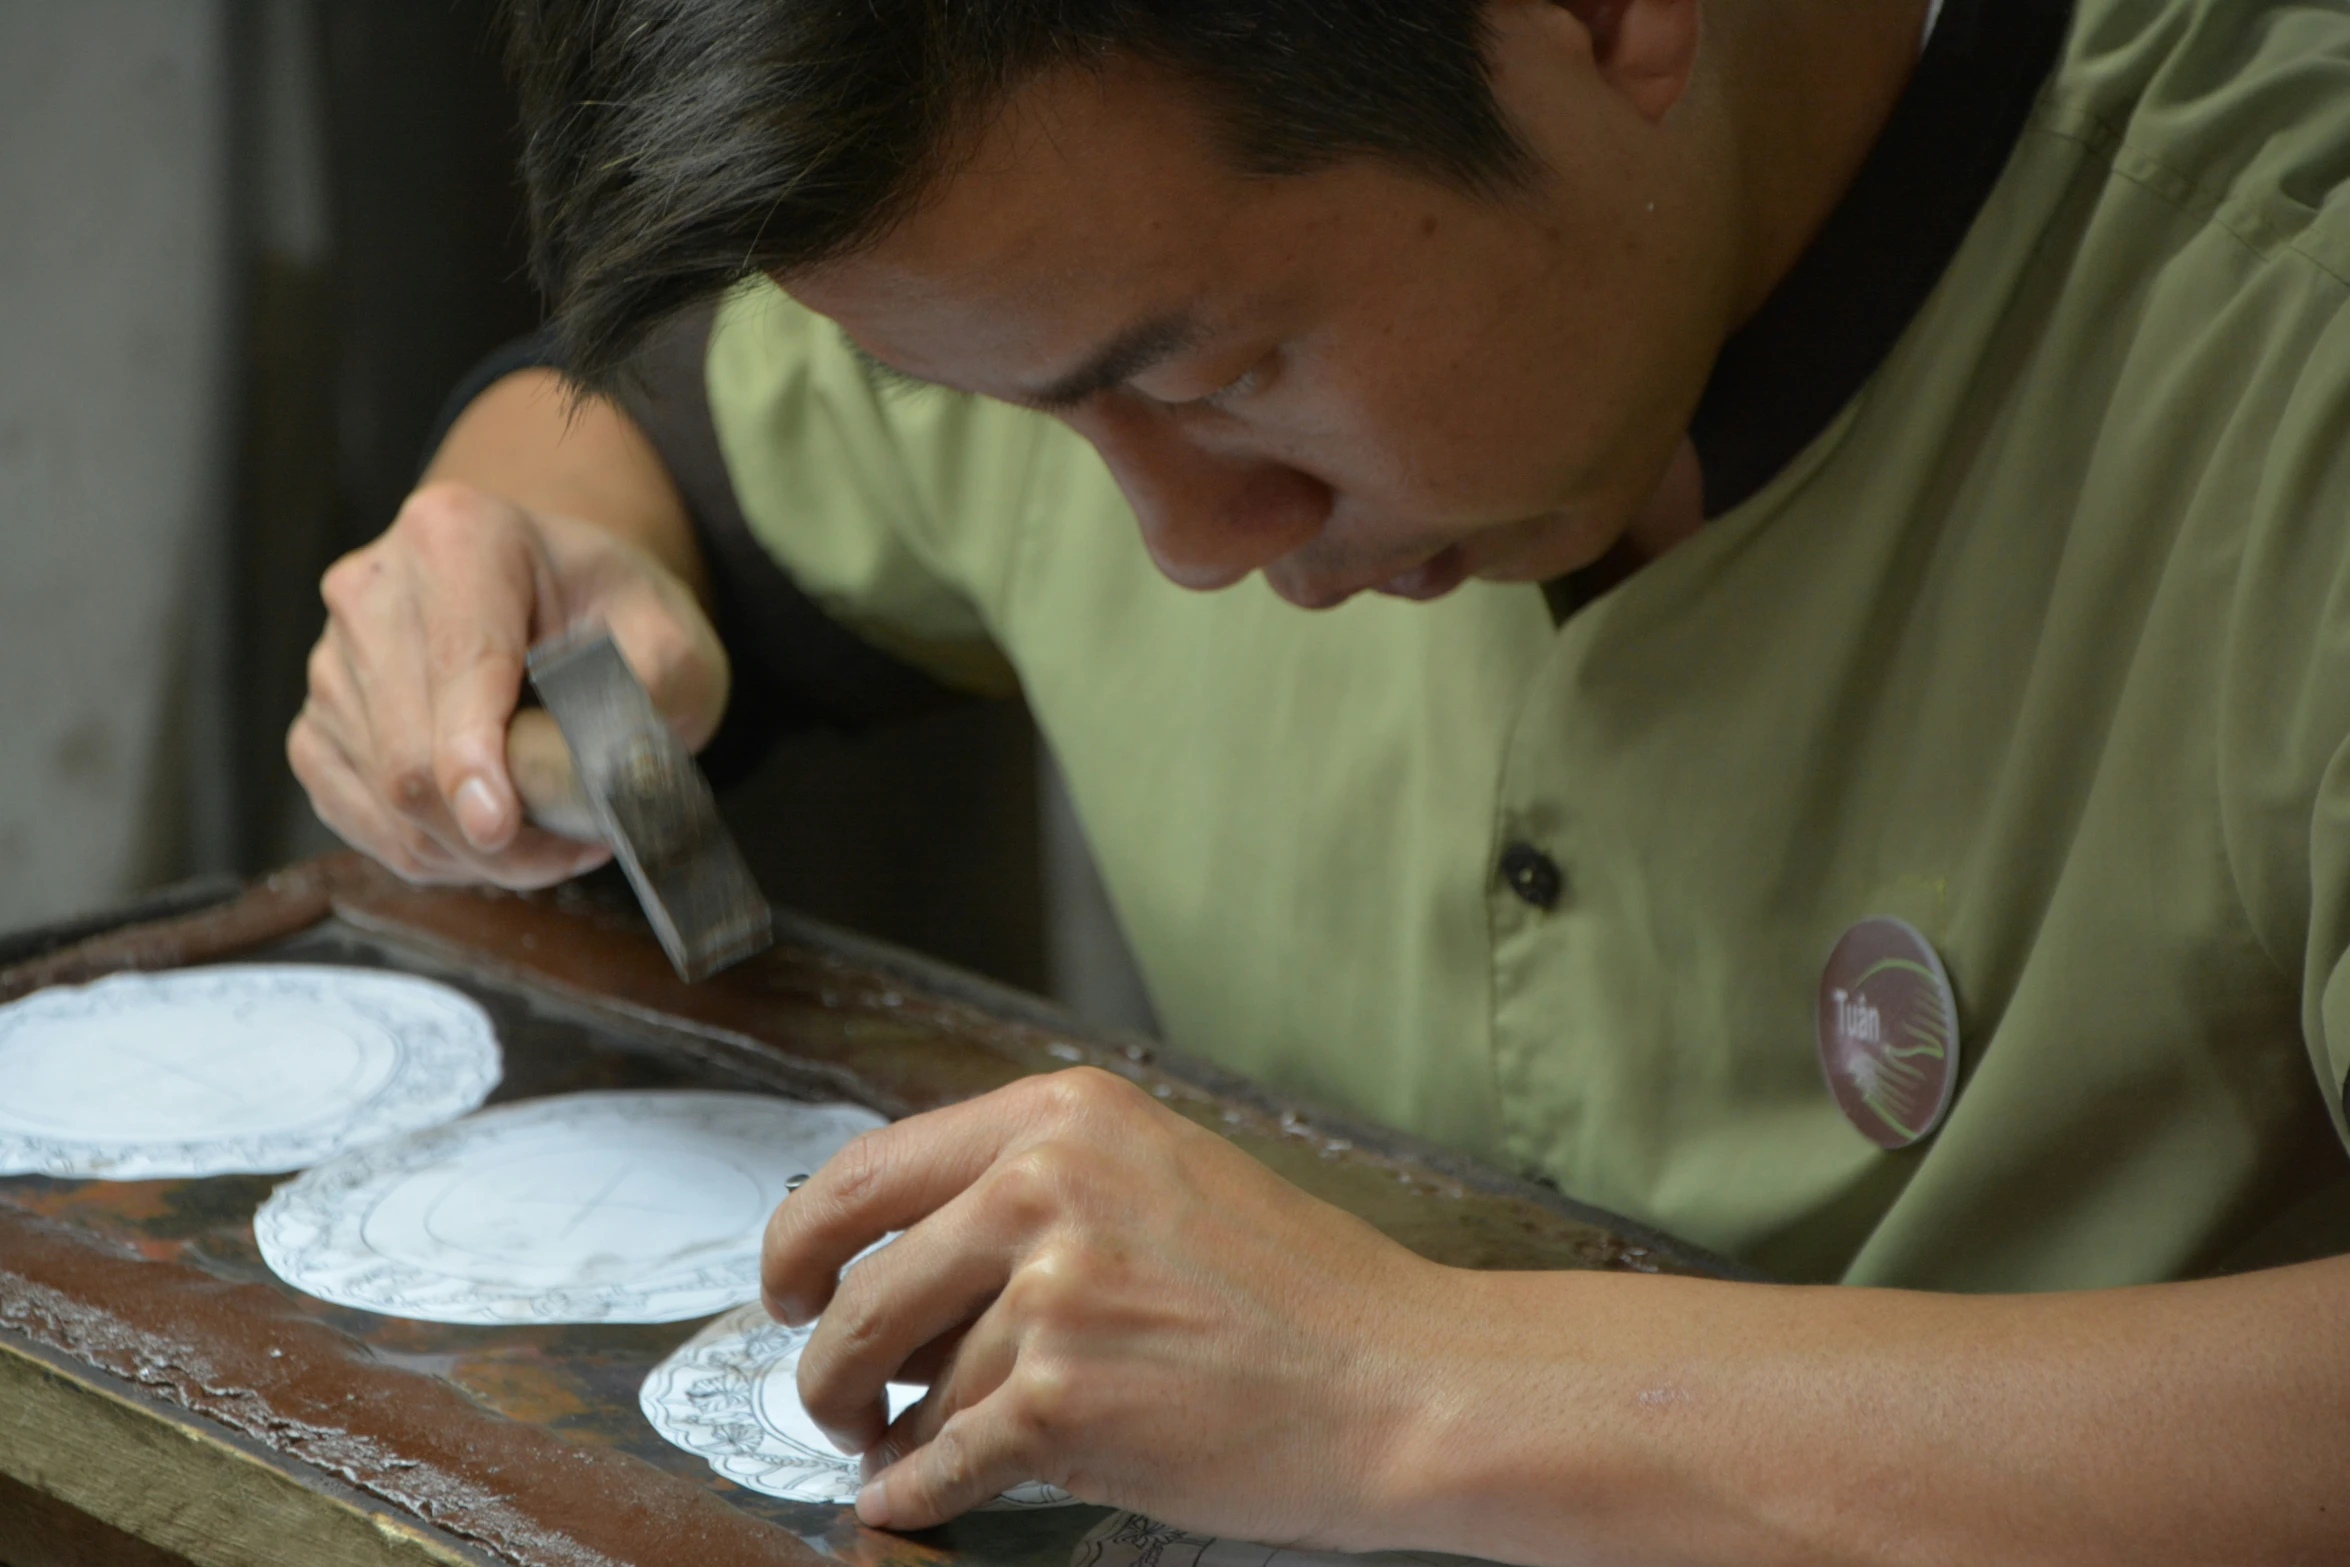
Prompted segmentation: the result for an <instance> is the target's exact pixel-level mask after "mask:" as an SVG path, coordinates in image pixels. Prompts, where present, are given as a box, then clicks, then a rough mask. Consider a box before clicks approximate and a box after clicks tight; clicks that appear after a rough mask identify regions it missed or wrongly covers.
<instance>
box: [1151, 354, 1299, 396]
mask: <svg viewBox="0 0 2350 1567" xmlns="http://www.w3.org/2000/svg"><path fill="white" fill-rule="evenodd" d="M1273 360H1274V356H1273V355H1272V354H1269V353H1268V354H1263V355H1260V356H1259V357H1258V358H1256V359H1255V360H1253V361H1251V362H1250V364H1249V367H1248V368H1247V369H1245V370H1243V371H1241V372H1240V374H1238V375H1236V376H1234V377H1233V378H1232V379H1231V380H1229V381H1227V382H1225V383H1224V384H1223V385H1222V386H1219V387H1217V388H1216V389H1215V390H1214V391H1212V392H1202V393H1201V394H1199V395H1198V396H1197V397H1185V398H1178V399H1173V400H1170V401H1168V403H1167V406H1168V407H1169V408H1229V407H1231V406H1232V405H1233V404H1234V403H1237V402H1242V401H1245V400H1246V399H1248V398H1249V397H1251V396H1254V395H1255V394H1256V393H1258V392H1260V391H1263V390H1264V387H1265V383H1266V382H1267V381H1268V380H1270V379H1271V378H1272V373H1273Z"/></svg>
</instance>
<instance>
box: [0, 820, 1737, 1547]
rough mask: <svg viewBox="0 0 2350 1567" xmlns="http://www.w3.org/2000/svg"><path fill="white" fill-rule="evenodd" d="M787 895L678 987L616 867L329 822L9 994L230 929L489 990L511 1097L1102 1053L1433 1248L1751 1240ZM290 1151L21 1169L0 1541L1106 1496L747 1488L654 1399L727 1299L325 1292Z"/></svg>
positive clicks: (684, 1523)
mask: <svg viewBox="0 0 2350 1567" xmlns="http://www.w3.org/2000/svg"><path fill="white" fill-rule="evenodd" d="M190 905H197V906H190ZM779 918H780V934H781V940H780V941H779V943H778V944H777V946H776V947H775V948H774V949H773V950H772V951H770V952H768V953H766V954H764V955H762V956H760V957H758V958H756V959H753V960H751V961H750V962H748V963H745V964H743V965H741V966H739V967H737V968H734V969H731V970H729V971H727V972H726V973H724V974H721V975H719V976H718V977H716V978H715V979H712V980H709V981H707V982H705V983H703V984H700V985H694V986H688V985H685V984H682V983H681V982H679V981H678V980H677V978H676V977H675V976H674V975H673V974H672V973H671V972H670V970H669V967H668V965H667V963H666V961H665V960H664V959H663V957H662V955H661V952H660V949H659V947H658V946H657V945H656V944H655V943H654V941H653V939H652V937H651V935H650V933H649V932H648V931H647V929H646V928H645V926H644V925H643V923H642V921H641V919H640V918H638V917H637V915H636V914H635V911H634V910H633V908H632V907H631V906H630V905H629V903H628V901H627V898H626V894H625V892H624V891H621V890H617V889H616V888H615V887H613V886H611V885H608V884H604V883H601V882H597V881H594V880H591V881H590V882H588V883H585V884H580V885H576V886H574V887H570V888H565V889H560V890H557V891H555V892H552V893H547V894H538V895H531V896H515V895H509V894H498V893H483V892H473V891H448V890H428V889H420V888H415V887H411V886H408V885H406V884H404V883H402V882H400V881H398V880H396V879H394V878H392V877H391V876H389V875H387V874H385V873H384V872H382V871H380V870H377V869H375V868H374V867H372V866H371V865H370V864H368V863H367V862H365V861H363V860H360V859H358V858H357V857H353V856H335V857H330V858H327V859H323V860H317V861H313V862H309V863H307V864H304V865H301V866H297V867H294V868H292V869H290V870H287V871H284V872H281V873H279V874H278V875H275V876H272V877H270V878H268V879H266V880H263V881H260V882H257V883H254V884H252V885H250V886H247V887H243V888H233V887H232V888H229V889H225V892H224V893H223V892H215V893H212V894H210V895H203V896H183V897H181V898H179V899H177V900H175V901H174V902H172V903H167V904H164V905H158V906H153V907H149V908H147V909H144V910H132V911H127V913H126V915H125V916H124V917H123V918H121V919H118V920H113V921H99V922H92V923H85V924H84V925H82V926H79V927H75V928H70V929H69V928H60V929H55V930H51V931H48V932H32V933H27V934H25V935H22V936H19V937H15V938H11V939H9V940H8V941H6V942H4V943H0V965H6V966H0V1000H9V999H14V998H16V997H18V996H22V995H25V994H29V993H30V992H32V991H33V990H36V989H39V988H42V987H44V986H47V985H53V984H64V983H74V982H79V981H83V980H87V979H92V978H95V977H98V976H100V975H103V974H106V973H110V972H116V971H120V970H127V969H164V968H175V967H182V966H186V965H191V964H200V963H210V962H218V961H223V960H231V959H236V960H248V959H252V960H260V959H266V960H269V961H273V962H323V963H337V964H356V965H363V966H369V967H380V968H388V969H396V970H402V971H406V972H409V973H414V974H420V975H425V976H428V977H431V978H434V979H438V980H442V981H444V982H446V983H448V984H451V985H454V986H456V987H457V988H458V989H460V990H462V991H464V992H465V993H467V994H468V995H470V996H472V997H473V998H474V999H476V1000H477V1001H479V1002H480V1003H481V1004H482V1005H483V1006H484V1007H486V1008H487V1009H488V1010H489V1012H490V1014H491V1016H492V1018H493V1019H494V1020H495V1023H496V1026H497V1029H498V1033H499V1037H500V1040H501V1043H502V1045H503V1048H504V1052H505V1077H504V1081H503V1082H502V1084H501V1085H500V1087H499V1088H498V1090H497V1092H496V1094H495V1095H494V1096H493V1102H503V1101H511V1100H517V1099H529V1098H535V1097H539V1096H543V1095H547V1094H555V1093H564V1092H570V1091H575V1090H581V1089H592V1088H664V1087H680V1088H683V1087H701V1088H721V1089H729V1090H735V1091H749V1092H760V1093H773V1094H782V1095H787V1096H792V1097H798V1098H809V1099H846V1100H853V1101H856V1102H858V1103H861V1104H864V1105H867V1106H870V1107H871V1108H873V1109H875V1110H877V1111H880V1112H881V1113H883V1114H885V1115H890V1116H902V1115H906V1114H910V1113H914V1112H917V1111H920V1110H924V1109H927V1108H930V1107H933V1106H937V1105H941V1104H945V1103H949V1102H952V1101H955V1100H958V1099H963V1098H967V1097H970V1096H971V1095H974V1094H978V1093H981V1092H984V1091H986V1090H988V1089H990V1088H993V1087H996V1086H998V1085H999V1084H1002V1083H1004V1082H1007V1081H1009V1080H1011V1079H1013V1078H1015V1077H1018V1076H1020V1075H1022V1074H1026V1073H1034V1072H1045V1071H1052V1070H1055V1069H1057V1068H1061V1067H1065V1066H1070V1065H1074V1064H1078V1063H1092V1064H1094V1065H1098V1066H1101V1067H1104V1068H1106V1069H1108V1070H1110V1071H1114V1072H1117V1073H1120V1074H1121V1075H1123V1076H1125V1077H1127V1078H1129V1079H1131V1080H1133V1081H1134V1082H1136V1083H1138V1084H1140V1085H1142V1086H1143V1087H1144V1088H1145V1089H1147V1090H1148V1091H1149V1092H1151V1093H1152V1094H1154V1095H1156V1096H1157V1097H1159V1098H1160V1099H1161V1100H1163V1101H1164V1102H1166V1103H1167V1104H1169V1105H1171V1106H1172V1107H1174V1108H1175V1109H1177V1110H1178V1111H1180V1112H1181V1113H1183V1114H1184V1115H1186V1116H1189V1117H1191V1118H1192V1119H1194V1120H1195V1121H1198V1122H1200V1123H1201V1124H1203V1125H1206V1126H1209V1127H1212V1128H1213V1129H1215V1130H1216V1131H1218V1132H1220V1133H1222V1134H1224V1135H1225V1136H1227V1137H1229V1138H1230V1139H1232V1140H1233V1141H1234V1142H1235V1143H1237V1144H1238V1145H1239V1146H1241V1147H1242V1148H1244V1149H1246V1150H1247V1151H1248V1152H1249V1153H1251V1154H1252V1155H1254V1156H1255V1157H1257V1158H1258V1159H1261V1160H1262V1161H1263V1162H1264V1163H1266V1164H1267V1165H1269V1166H1270V1167H1272V1168H1273V1169H1274V1170H1276V1171H1278V1172H1279V1173H1280V1174H1281V1175H1283V1176H1284V1177H1286V1178H1288V1179H1289V1180H1291V1181H1293V1182H1295V1183H1296V1184H1298V1185H1299V1186H1301V1187H1304V1188H1305V1189H1306V1190H1308V1191H1311V1192H1313V1193H1315V1194H1317V1195H1319V1196H1321V1197H1323V1198H1325V1199H1327V1200H1329V1201H1331V1202H1334V1203H1336V1204H1338V1205H1339V1206H1341V1207H1344V1208H1347V1209H1349V1210H1351V1211H1353V1212H1355V1213H1357V1214H1359V1215H1361V1216H1362V1217H1364V1218H1365V1219H1367V1220H1369V1221H1370V1222H1372V1223H1373V1224H1375V1225H1377V1226H1378V1227H1379V1228H1380V1229H1382V1230H1384V1231H1385V1232H1386V1233H1388V1234H1389V1235H1391V1236H1393V1237H1394V1238H1395V1239H1397V1240H1398V1241H1400V1242H1402V1243H1403V1244H1405V1245H1406V1246H1409V1247H1411V1248H1412V1249H1413V1250H1415V1251H1418V1252H1420V1253H1422V1254H1423V1255H1425V1256H1428V1257H1431V1258H1434V1259H1436V1260H1439V1261H1441V1262H1445V1263H1450V1264H1457V1265H1461V1266H1466V1267H1481V1268H1499V1267H1506V1268H1604V1269H1630V1270H1640V1271H1651V1272H1653V1271H1668V1272H1690V1273H1702V1274H1722V1273H1733V1272H1735V1270H1733V1269H1730V1268H1728V1267H1727V1266H1726V1265H1724V1264H1721V1263H1719V1262H1717V1261H1715V1260H1713V1259H1709V1258H1707V1257H1705V1256H1704V1255H1702V1254H1700V1253H1697V1252H1695V1251H1693V1250H1690V1249H1687V1248H1683V1247H1680V1246H1677V1245H1674V1244H1673V1243H1671V1242H1669V1241H1667V1240H1665V1239H1663V1238H1660V1237H1657V1236H1653V1235H1647V1234H1643V1233H1641V1232H1640V1231H1638V1230H1637V1229H1636V1228H1634V1227H1633V1226H1630V1225H1627V1224H1624V1223H1622V1222H1620V1221H1617V1220H1614V1219H1611V1218H1609V1217H1608V1216H1606V1215H1604V1214H1600V1213H1596V1212H1593V1211H1592V1210H1590V1209H1587V1208H1584V1207H1582V1206H1579V1205H1578V1204H1576V1203H1574V1202H1572V1201H1569V1200H1568V1199H1566V1198H1564V1197H1562V1196H1560V1195H1559V1194H1558V1193H1556V1192H1553V1191H1550V1190H1548V1189H1547V1188H1544V1187H1541V1186H1538V1185H1534V1184H1531V1183H1528V1182H1524V1181H1519V1180H1516V1179H1514V1178H1511V1177H1508V1176H1505V1175H1502V1174H1499V1173H1496V1172H1493V1171H1490V1170H1486V1169H1483V1168H1481V1167H1479V1166H1477V1165H1475V1164H1473V1163H1471V1162H1469V1161H1467V1160H1464V1159H1461V1158H1459V1157H1456V1156H1453V1155H1450V1154H1446V1153H1443V1152H1440V1151H1437V1150H1435V1149H1432V1148H1429V1147H1426V1146H1423V1145H1419V1144H1415V1143H1413V1142H1412V1141H1411V1140H1409V1139H1407V1138H1404V1137H1401V1136H1398V1135H1396V1134H1394V1133H1391V1132H1387V1131H1384V1130H1381V1129H1376V1128H1370V1127H1364V1126H1359V1125H1354V1124H1351V1123H1348V1122H1346V1121H1344V1120H1343V1119H1341V1118H1339V1117H1336V1116H1334V1115H1330V1114H1327V1113H1324V1112H1321V1111H1319V1110H1316V1109H1314V1108H1312V1107H1310V1106H1305V1105H1301V1104H1297V1103H1292V1102H1288V1101H1285V1100H1283V1099H1281V1098H1280V1097H1278V1096H1275V1095H1272V1094H1268V1093H1265V1092H1262V1091H1260V1090H1258V1089H1256V1088H1254V1087H1252V1086H1250V1085H1248V1084H1246V1083H1243V1082H1240V1081H1238V1080H1235V1079H1233V1078H1230V1077H1228V1076H1225V1075H1223V1074H1220V1073H1218V1072H1216V1071H1214V1070H1212V1069H1209V1068H1206V1067H1204V1066H1201V1065H1199V1064H1197V1063H1193V1062H1189V1061H1185V1060H1182V1059H1179V1058H1176V1057H1175V1056H1173V1055H1171V1054H1170V1053H1168V1052H1166V1051H1164V1050H1161V1049H1159V1048H1158V1047H1156V1046H1154V1045H1152V1044H1150V1043H1149V1042H1147V1041H1144V1040H1141V1039H1136V1038H1126V1037H1120V1036H1115V1035H1105V1034H1102V1033H1100V1032H1097V1031H1089V1030H1088V1029H1087V1028H1086V1027H1085V1026H1084V1025H1082V1024H1080V1023H1078V1022H1076V1021H1075V1020H1074V1019H1072V1018H1070V1017H1068V1016H1067V1015H1065V1014H1063V1013H1061V1012H1059V1011H1058V1010H1057V1009H1055V1008H1053V1007H1051V1006H1050V1005H1048V1004H1047V1003H1044V1002H1042V1001H1039V1000H1037V999H1035V998H1033V997H1029V996H1025V995H1022V994H1020V993H1017V992H1014V991H1011V990H1007V989H1004V988H1002V987H1000V986H996V985H993V984H991V983H989V982H987V981H984V980H981V979H978V978H975V977H973V976H971V975H968V974H964V973H960V972H957V971H954V970H950V969H947V968H944V967H943V966H940V965H937V964H934V963H930V962H928V961H925V960H923V959H921V958H918V957H915V956H913V955H911V954H908V953H905V952H902V951H898V950H895V949H891V948H887V947H884V946H881V945H880V944H878V943H874V942H870V941H867V940H864V939H862V938H859V937H855V936H852V935H849V934H848V933H845V932H841V931H837V930H832V929H828V928H825V927H821V926H817V925H814V924H813V923H810V922H807V921H802V920H798V919H795V918H793V917H791V916H789V915H782V916H779ZM282 1179H284V1177H283V1176H232V1177H219V1178H213V1179H206V1180H157V1181H129V1182H104V1181H73V1180H55V1179H48V1178H43V1177H33V1176H27V1177H13V1178H7V1179H0V1563H4V1564H5V1567H59V1564H73V1567H83V1564H96V1563H104V1564H106V1567H162V1564H182V1563H196V1564H200V1567H213V1564H220V1567H230V1564H236V1567H251V1564H264V1567H273V1564H281V1563H282V1564H288V1567H293V1564H300V1567H325V1564H353V1567H357V1564H368V1567H376V1564H381V1567H394V1564H398V1567H424V1564H428V1563H430V1564H438V1567H455V1564H458V1563H467V1564H475V1567H481V1564H490V1563H500V1564H528V1567H587V1564H606V1563H616V1564H619V1563H624V1564H630V1567H651V1564H654V1563H685V1564H689V1567H735V1564H744V1567H749V1564H754V1563H758V1564H768V1563H772V1564H786V1567H822V1564H824V1563H826V1562H827V1561H830V1562H845V1563H856V1564H861V1567H884V1564H889V1567H915V1564H935V1567H947V1564H952V1563H960V1562H971V1563H987V1564H1002V1567H1065V1564H1066V1563H1067V1562H1068V1561H1069V1555H1070V1551H1071V1548H1072V1547H1073V1546H1074V1545H1075V1544H1076V1542H1077V1541H1078V1539H1079V1538H1080V1537H1081V1536H1082V1535H1083V1534H1084V1533H1085V1532H1086V1531H1087V1530H1088V1529H1089V1528H1091V1527H1092V1526H1093V1525H1094V1524H1096V1523H1097V1522H1099V1521H1100V1519H1101V1517H1102V1516H1103V1514H1102V1512H1101V1510H1100V1509H1097V1508H1091V1507H1072V1508H1062V1509H1053V1510H1044V1511H1028V1512H1018V1513H995V1514H979V1515H973V1516H970V1517H967V1518H965V1519H963V1520H960V1521H958V1522H956V1523H954V1524H951V1525H949V1526H947V1527H945V1528H942V1529H936V1530H931V1531H927V1532H925V1533H922V1534H919V1535H905V1536H901V1535H893V1534H886V1533H877V1532H874V1531H871V1530H867V1529H865V1528H863V1527H862V1526H860V1525H859V1524H858V1523H857V1522H856V1520H855V1518H854V1516H853V1515H852V1514H851V1512H850V1511H849V1510H848V1509H846V1508H841V1507H818V1506H810V1505H803V1504H795V1503H787V1502H781V1501H776V1500H774V1499H771V1498H768V1497H765V1496H761V1495H759V1494H756V1493H754V1492H750V1491H747V1490H743V1489H741V1488H738V1487H736V1486H734V1485H732V1484H730V1483H729V1482H727V1481H725V1480H723V1479H721V1478H719V1477H718V1476H717V1475H715V1474H714V1473H713V1472H712V1471H711V1470H710V1469H709V1468H708V1467H707V1466H706V1465H705V1464H704V1463H703V1461H702V1460H701V1459H700V1458H698V1457H696V1456H693V1455H691V1454H688V1453H685V1452H683V1451H680V1450H678V1449H676V1448H674V1447H671V1446H670V1445H669V1444H668V1443H666V1442H664V1441H663V1440H662V1439H661V1438H660V1437H659V1436H658V1435H656V1434H655V1433H654V1431H653V1430H652V1429H651V1427H650V1426H648V1425H647V1424H646V1423H645V1421H644V1419H643V1417H642V1416H641V1415H640V1414H639V1412H638V1408H637V1389H638V1386H639V1384H640V1383H641V1382H642V1381H643V1379H644V1377H645V1375H646V1373H647V1372H648V1371H650V1370H651V1369H652V1368H653V1367H654V1366H655V1365H656V1364H657V1363H658V1362H660V1361H661V1360H662V1359H663V1358H664V1357H665V1356H666V1355H668V1354H669V1352H670V1351H671V1350H673V1349H674V1348H676V1346H678V1345H679V1344H681V1343H683V1342H684V1341H685V1340H686V1339H687V1338H688V1337H690V1336H691V1335H692V1334H693V1332H694V1331H695V1330H696V1328H697V1327H698V1326H699V1325H700V1324H698V1323H693V1322H684V1323H673V1324H666V1325H661V1326H614V1325H596V1326H562V1327H498V1328H483V1327H453V1326H443V1325H439V1324H434V1323H426V1322H414V1321H408V1320H403V1319H397V1318H391V1317H382V1316H375V1315H371V1314H368V1313H365V1312H359V1311H353V1310H348V1309H345V1308H342V1307H337V1306H332V1305H328V1304H326V1303H324V1302H322V1301H318V1300H315V1299H312V1298H310V1297H308V1296H306V1295H303V1294H301V1293H299V1292H297V1291H295V1290H293V1289H291V1288H290V1287H288V1286H286V1285H284V1284H282V1283H280V1282H279V1281H278V1280H277V1279H276V1278H275V1276H274V1275H272V1274H271V1273H270V1272H269V1271H268V1269H267V1268H266V1267H264V1266H263V1264H262V1261H261V1257H260V1254H259V1252H258V1251H257V1249H256V1247H255V1244H254V1239H253V1228H252V1219H253V1213H254V1209H255V1208H256V1206H257V1205H258V1204H259V1203H260V1202H261V1201H262V1199H263V1198H264V1197H266V1196H267V1195H268V1193H269V1192H270V1190H271V1189H272V1188H273V1187H274V1186H275V1185H276V1184H277V1183H278V1182H279V1181H280V1180H282Z"/></svg>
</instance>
